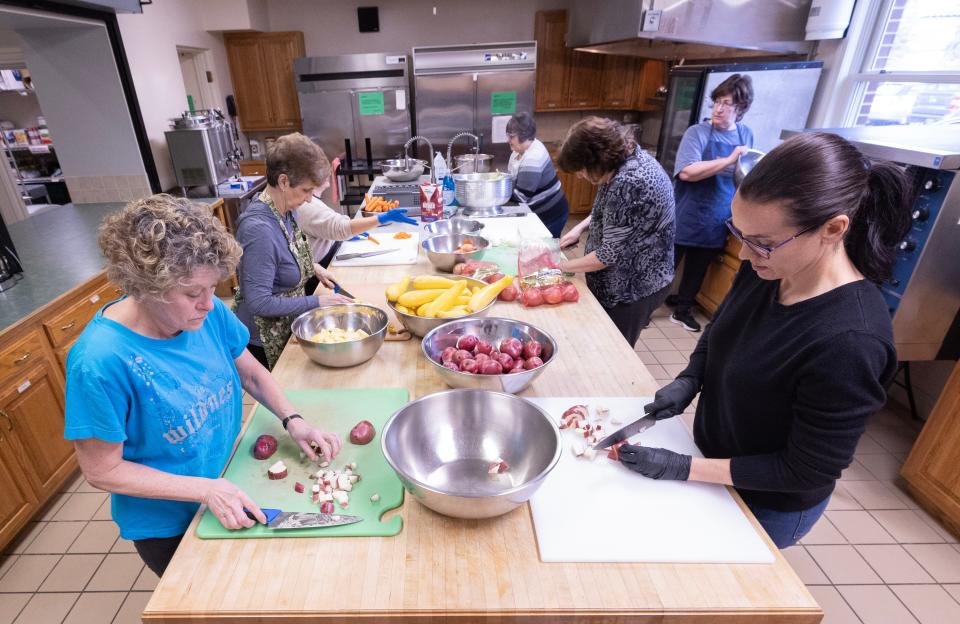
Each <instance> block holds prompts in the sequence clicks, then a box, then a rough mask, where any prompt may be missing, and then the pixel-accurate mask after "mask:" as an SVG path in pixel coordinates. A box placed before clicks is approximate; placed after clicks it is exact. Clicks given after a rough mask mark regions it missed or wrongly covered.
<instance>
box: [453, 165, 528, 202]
mask: <svg viewBox="0 0 960 624" xmlns="http://www.w3.org/2000/svg"><path fill="white" fill-rule="evenodd" d="M453 182H454V185H455V191H454V195H455V196H456V198H457V203H459V204H460V205H461V206H464V207H466V208H492V207H494V206H502V205H504V204H506V203H507V202H509V201H510V198H511V197H512V196H513V178H512V177H510V175H509V174H506V173H500V172H494V173H467V174H454V176H453Z"/></svg>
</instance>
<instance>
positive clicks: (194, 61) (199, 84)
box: [177, 46, 216, 112]
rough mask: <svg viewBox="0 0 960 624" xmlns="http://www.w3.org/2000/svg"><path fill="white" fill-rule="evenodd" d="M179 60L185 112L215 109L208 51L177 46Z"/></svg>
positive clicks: (210, 58)
mask: <svg viewBox="0 0 960 624" xmlns="http://www.w3.org/2000/svg"><path fill="white" fill-rule="evenodd" d="M177 56H178V57H179V59H180V73H181V74H183V87H184V89H186V92H187V101H186V110H189V111H191V112H193V111H197V110H202V109H206V108H216V104H215V102H216V99H215V97H214V94H213V88H212V87H211V84H212V83H213V71H212V70H211V68H212V66H213V58H212V55H211V54H210V50H205V49H203V48H188V47H185V46H177Z"/></svg>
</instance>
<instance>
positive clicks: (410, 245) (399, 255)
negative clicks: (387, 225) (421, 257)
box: [331, 231, 420, 266]
mask: <svg viewBox="0 0 960 624" xmlns="http://www.w3.org/2000/svg"><path fill="white" fill-rule="evenodd" d="M395 233H396V232H377V231H374V232H373V237H374V238H376V239H377V240H378V241H380V244H379V245H377V244H376V243H372V242H370V240H368V239H363V240H359V241H344V243H343V244H342V245H340V249H338V250H337V256H339V255H342V254H348V253H364V252H367V251H383V250H384V249H396V250H397V251H394V252H393V253H386V254H379V255H377V256H370V257H368V258H351V259H350V260H337V258H336V256H334V258H333V262H331V264H332V265H333V266H385V265H392V264H415V263H416V262H417V254H419V253H420V232H408V234H410V235H411V236H410V238H405V239H402V240H398V239H396V238H394V237H393V235H394V234H395Z"/></svg>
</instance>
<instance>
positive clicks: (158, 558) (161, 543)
mask: <svg viewBox="0 0 960 624" xmlns="http://www.w3.org/2000/svg"><path fill="white" fill-rule="evenodd" d="M182 539H183V536H182V535H177V536H176V537H151V538H147V539H142V540H133V547H134V548H136V549H137V554H138V555H140V558H141V559H143V562H144V563H145V564H147V567H148V568H150V569H151V570H153V573H154V574H156V575H157V576H163V573H164V572H165V571H166V569H167V566H168V565H170V560H171V559H173V553H175V552H177V546H179V545H180V540H182Z"/></svg>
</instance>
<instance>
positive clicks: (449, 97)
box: [413, 41, 537, 171]
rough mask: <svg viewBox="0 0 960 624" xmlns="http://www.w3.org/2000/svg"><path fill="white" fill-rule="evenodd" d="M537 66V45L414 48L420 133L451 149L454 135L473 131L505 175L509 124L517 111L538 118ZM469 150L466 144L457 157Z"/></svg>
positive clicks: (440, 146)
mask: <svg viewBox="0 0 960 624" xmlns="http://www.w3.org/2000/svg"><path fill="white" fill-rule="evenodd" d="M536 67H537V43H536V42H535V41H521V42H513V43H490V44H474V45H459V46H430V47H417V48H414V49H413V77H414V101H415V109H416V132H417V134H419V135H421V136H424V137H426V138H427V139H428V140H429V141H430V142H431V143H433V146H434V148H436V149H437V150H441V149H442V150H444V151H445V150H446V147H447V142H449V141H450V139H452V138H453V136H454V135H456V134H457V133H459V132H464V131H466V132H472V133H473V134H475V135H477V136H478V137H480V138H481V142H482V147H481V151H482V152H484V153H486V154H491V155H493V157H494V160H493V162H494V166H495V167H499V168H500V169H501V170H504V171H505V170H506V167H507V161H509V159H510V147H509V146H508V145H507V137H506V123H507V121H508V120H509V119H510V117H511V116H512V115H513V114H515V113H519V112H528V113H530V114H533V89H534V81H535V78H536ZM418 149H419V152H418V153H419V155H420V157H422V158H423V157H426V153H425V151H424V148H422V147H420V148H418ZM466 150H467V147H466V144H464V145H461V146H459V147H458V148H456V149H455V153H463V152H465V151H466Z"/></svg>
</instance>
